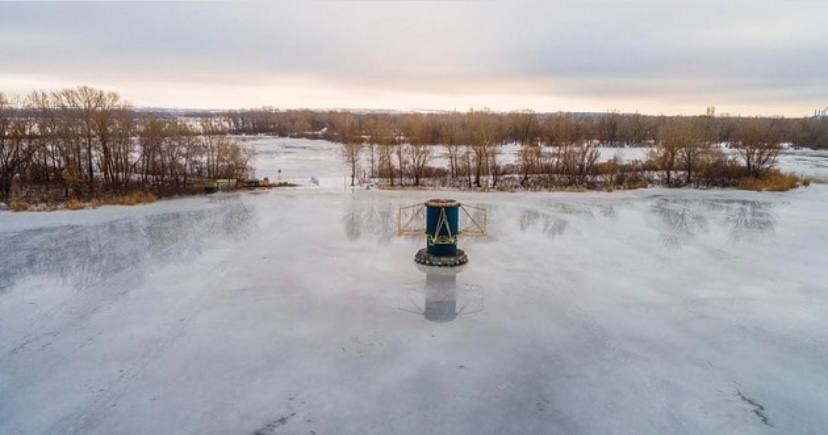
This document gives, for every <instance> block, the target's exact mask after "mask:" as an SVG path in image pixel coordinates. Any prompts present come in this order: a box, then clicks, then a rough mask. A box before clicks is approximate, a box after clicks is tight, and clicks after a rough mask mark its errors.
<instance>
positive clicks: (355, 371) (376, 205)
mask: <svg viewBox="0 0 828 435" xmlns="http://www.w3.org/2000/svg"><path fill="white" fill-rule="evenodd" d="M279 146H282V145H279ZM296 146H303V145H302V144H298V145H296ZM275 151H277V150H276V149H274V152H275ZM313 158H314V157H313V156H307V155H304V154H302V153H300V158H299V161H298V162H297V161H293V160H290V159H289V158H283V159H282V161H281V162H280V164H282V163H283V164H284V168H283V171H287V170H296V172H295V173H293V174H292V175H291V177H296V178H305V177H308V176H310V175H313V174H310V173H307V172H303V171H317V170H318V171H320V176H322V177H324V175H325V173H326V172H325V171H330V175H331V177H332V178H337V177H339V175H337V172H336V170H337V169H336V167H335V166H333V164H332V165H331V166H330V167H326V168H327V169H325V168H322V169H319V168H318V167H317V166H315V165H314V164H308V165H307V166H304V168H309V169H302V168H303V166H302V165H304V164H306V163H307V161H308V160H309V159H310V160H312V159H313ZM318 158H319V159H322V160H324V159H326V158H327V157H323V156H318ZM323 165H324V164H323ZM340 169H341V168H340ZM284 173H285V172H283V174H284ZM265 175H266V174H265ZM448 195H450V196H452V197H455V198H457V199H459V200H461V201H463V202H465V203H469V204H473V205H480V206H484V207H487V208H488V210H489V236H488V237H485V238H476V239H472V238H469V239H462V240H461V247H462V248H464V249H465V250H466V252H467V253H468V254H469V257H470V263H469V264H468V265H467V267H466V268H465V270H463V271H462V272H461V273H460V274H459V275H458V276H457V287H456V288H454V289H452V290H450V291H449V290H446V291H445V292H442V293H440V292H437V294H435V292H434V291H432V290H433V289H432V290H430V289H428V288H426V284H425V280H426V275H425V274H424V273H423V272H421V271H420V270H418V269H417V267H415V264H414V262H413V256H414V253H415V252H416V250H417V249H419V248H420V247H422V246H424V244H425V241H424V239H422V238H410V237H398V236H397V235H396V232H395V231H396V219H397V216H396V212H397V209H398V207H400V206H403V205H408V204H411V203H415V202H419V201H423V200H425V199H427V198H429V197H432V196H435V194H434V193H433V192H432V193H429V192H380V191H360V190H357V191H353V192H352V191H350V190H343V189H341V188H339V189H327V188H324V186H323V187H322V188H313V189H283V190H274V191H270V192H263V193H247V194H221V195H213V196H209V197H199V198H188V199H181V200H171V201H160V202H159V203H156V204H152V205H146V206H137V207H103V208H100V209H97V210H84V211H76V212H54V213H22V214H21V213H10V212H0V246H2V249H1V250H0V433H2V434H18V433H20V434H32V433H60V434H66V433H79V434H110V433H176V434H183V433H191V434H203V433H216V434H225V433H233V434H236V433H239V434H252V433H257V432H258V433H264V434H268V433H272V434H282V433H284V434H314V433H315V434H320V435H321V434H341V433H347V434H366V433H371V434H388V433H405V434H423V433H458V434H503V433H521V434H525V433H598V434H605V433H635V434H639V433H648V434H664V433H671V434H672V433H688V434H696V433H784V434H790V433H803V434H804V433H825V432H826V431H828V411H826V410H828V394H826V391H828V364H826V361H828V285H826V282H828V268H826V267H825V266H826V264H825V251H826V249H825V248H826V246H828V230H826V227H825V225H826V219H825V218H826V211H828V187H826V186H825V185H813V186H811V187H810V188H806V189H799V190H796V191H792V192H787V193H752V192H741V191H731V190H728V191H723V190H711V191H694V190H685V189H673V190H668V189H648V190H639V191H632V192H614V193H598V192H596V193H535V194H508V193H496V194H480V193H446V194H443V196H448ZM435 306H437V307H441V308H440V310H441V311H440V312H439V313H438V314H439V316H435V315H434V312H433V309H434V307H435ZM446 307H450V308H451V311H450V312H448V313H447V312H446V311H445V308H446ZM429 310H432V312H431V313H429ZM429 314H431V315H429ZM433 320H440V321H433Z"/></svg>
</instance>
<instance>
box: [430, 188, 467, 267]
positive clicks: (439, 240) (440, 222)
mask: <svg viewBox="0 0 828 435" xmlns="http://www.w3.org/2000/svg"><path fill="white" fill-rule="evenodd" d="M425 206H426V236H427V237H428V239H427V245H426V246H427V248H426V249H427V250H428V253H429V254H431V255H435V256H437V257H447V256H453V255H457V236H458V235H459V232H460V203H459V202H457V201H454V200H452V199H432V200H429V201H428V202H426V204H425Z"/></svg>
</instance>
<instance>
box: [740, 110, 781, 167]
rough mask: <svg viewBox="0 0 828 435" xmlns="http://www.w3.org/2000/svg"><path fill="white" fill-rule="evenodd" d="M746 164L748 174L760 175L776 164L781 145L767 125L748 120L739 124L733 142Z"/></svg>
mask: <svg viewBox="0 0 828 435" xmlns="http://www.w3.org/2000/svg"><path fill="white" fill-rule="evenodd" d="M733 146H734V148H736V149H737V150H738V152H739V155H740V156H741V157H742V160H744V162H745V166H747V171H748V174H750V175H761V174H763V173H765V172H767V171H768V170H770V169H771V168H772V167H773V166H774V165H775V164H776V158H777V157H778V156H779V152H780V151H781V147H780V146H779V141H778V139H777V137H776V135H775V134H774V132H773V131H772V130H771V129H770V128H769V126H768V125H762V124H760V123H759V122H749V123H745V124H743V125H742V126H741V128H740V129H739V131H738V132H737V134H736V142H734V144H733Z"/></svg>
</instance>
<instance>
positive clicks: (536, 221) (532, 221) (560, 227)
mask: <svg viewBox="0 0 828 435" xmlns="http://www.w3.org/2000/svg"><path fill="white" fill-rule="evenodd" d="M567 227H569V221H568V220H566V219H563V218H559V217H557V216H552V215H550V214H548V213H546V212H542V211H538V210H532V209H527V210H524V211H523V213H521V215H520V230H521V231H523V232H526V231H540V232H542V233H543V234H545V235H547V236H549V237H552V238H554V237H558V236H561V235H563V233H564V232H565V231H566V229H567Z"/></svg>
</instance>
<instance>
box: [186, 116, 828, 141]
mask: <svg viewBox="0 0 828 435" xmlns="http://www.w3.org/2000/svg"><path fill="white" fill-rule="evenodd" d="M471 114H474V116H471V117H472V118H475V119H474V120H473V122H477V123H479V121H480V120H482V119H485V120H486V121H485V124H486V127H488V128H489V130H488V131H483V130H479V129H477V128H474V129H472V130H473V131H472V130H469V129H468V128H466V127H467V126H468V123H469V122H470V121H471V120H470V119H469V118H470V115H471ZM196 115H197V114H196ZM202 115H205V114H202ZM341 115H342V112H337V111H310V110H286V111H280V110H276V109H258V110H247V111H234V112H225V113H221V114H212V116H217V117H221V118H222V119H223V120H225V121H226V122H227V125H228V128H229V129H230V131H231V132H233V133H244V134H258V133H265V134H277V135H280V136H311V137H313V136H316V137H327V138H332V139H336V138H337V137H340V136H341V135H342V134H343V132H341V131H339V127H340V126H341V125H339V124H337V118H339V117H340V116H341ZM350 115H351V118H352V120H351V123H350V127H349V129H350V132H351V133H352V134H354V133H356V132H359V134H362V135H367V136H372V137H383V136H390V135H391V134H392V133H391V132H402V131H404V130H412V129H414V130H417V132H418V134H417V136H418V138H419V139H420V141H421V143H423V144H452V143H460V144H470V143H472V138H471V137H469V135H475V134H488V135H490V136H493V137H494V140H493V141H494V142H498V143H512V142H518V143H523V142H526V141H528V140H529V139H532V138H535V139H539V138H540V139H543V141H544V142H547V143H553V144H555V143H574V142H578V141H598V142H600V143H602V144H603V145H607V146H641V145H652V144H654V143H655V142H656V141H657V140H658V138H659V135H660V132H661V130H662V129H663V128H664V126H665V125H666V124H670V123H672V122H674V121H676V120H683V121H698V120H700V119H705V120H707V121H706V122H705V124H706V128H707V131H706V133H705V134H706V135H707V139H708V140H710V141H711V142H731V141H733V140H734V138H735V135H736V134H738V133H739V131H740V130H741V128H742V127H743V126H744V125H745V124H755V123H758V124H762V125H764V126H767V128H769V129H771V130H773V133H774V135H775V136H776V137H777V138H778V140H779V141H781V142H788V143H792V144H794V145H796V146H803V147H811V148H828V118H825V117H821V118H819V117H809V118H780V117H759V118H753V117H739V116H730V115H726V114H725V115H721V116H717V115H715V109H714V108H712V107H711V108H708V110H707V113H706V114H705V115H700V116H687V117H674V116H650V115H642V114H635V113H633V114H629V113H617V112H608V113H595V114H591V113H551V114H550V113H541V114H538V113H533V112H531V111H523V112H512V113H492V112H485V111H482V112H481V111H474V112H469V113H458V112H445V113H428V114H419V113H372V112H367V113H356V112H355V113H351V114H350ZM377 129H380V130H383V129H385V130H388V132H384V133H383V132H381V131H380V132H377V131H376V130H377ZM376 133H380V134H376Z"/></svg>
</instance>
